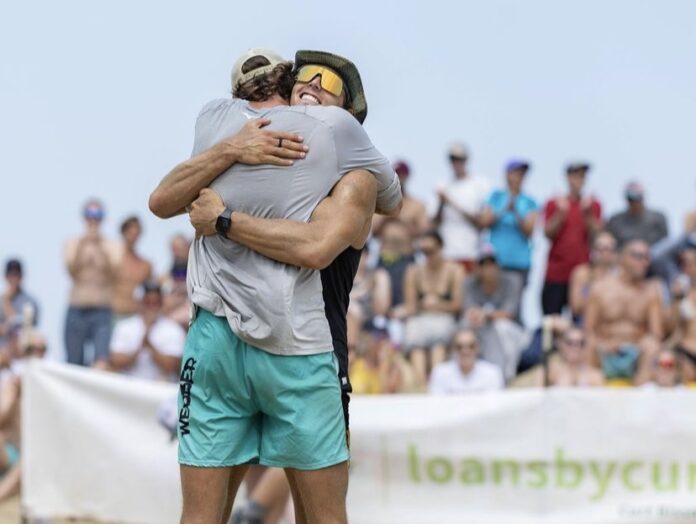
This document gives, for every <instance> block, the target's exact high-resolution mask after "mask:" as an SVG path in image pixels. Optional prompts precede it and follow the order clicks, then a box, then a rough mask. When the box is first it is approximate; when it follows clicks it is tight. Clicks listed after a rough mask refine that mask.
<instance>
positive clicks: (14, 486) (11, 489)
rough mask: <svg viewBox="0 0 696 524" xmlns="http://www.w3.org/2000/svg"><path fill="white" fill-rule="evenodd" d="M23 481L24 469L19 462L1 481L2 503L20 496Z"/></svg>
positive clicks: (0, 493) (0, 499)
mask: <svg viewBox="0 0 696 524" xmlns="http://www.w3.org/2000/svg"><path fill="white" fill-rule="evenodd" d="M21 481H22V467H21V465H20V462H17V463H16V464H15V465H14V466H12V469H10V470H9V471H8V472H7V473H5V475H4V476H3V477H2V480H0V502H2V501H4V500H7V499H9V498H12V497H14V496H15V495H18V494H19V486H20V483H21Z"/></svg>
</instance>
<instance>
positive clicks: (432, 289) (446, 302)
mask: <svg viewBox="0 0 696 524" xmlns="http://www.w3.org/2000/svg"><path fill="white" fill-rule="evenodd" d="M419 244H420V245H419V247H420V252H421V253H422V254H423V255H424V257H425V260H424V262H422V263H419V264H413V265H411V266H410V267H409V268H408V270H407V271H406V276H405V278H404V298H405V306H406V311H407V315H408V317H407V320H406V328H405V334H404V346H405V349H406V351H407V352H408V353H409V356H410V360H411V364H412V366H413V370H414V373H415V375H416V381H417V383H418V386H419V387H420V388H423V389H424V388H425V387H426V385H427V381H428V369H429V368H432V367H433V366H435V365H436V364H438V363H440V362H442V361H444V360H445V357H446V347H447V344H448V343H449V340H450V338H451V337H452V334H453V332H454V329H455V316H456V315H457V314H459V312H460V311H461V308H462V283H463V280H464V272H463V269H462V267H461V266H460V265H459V264H456V263H454V262H450V261H447V260H445V259H444V258H443V257H442V238H441V237H440V235H439V234H438V233H437V232H435V231H430V232H428V233H426V234H425V235H423V237H421V239H420V242H419Z"/></svg>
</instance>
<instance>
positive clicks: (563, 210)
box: [556, 197, 570, 216]
mask: <svg viewBox="0 0 696 524" xmlns="http://www.w3.org/2000/svg"><path fill="white" fill-rule="evenodd" d="M556 208H557V212H558V213H560V214H561V215H562V216H565V215H566V214H568V210H569V209H570V201H569V200H568V199H567V198H566V197H560V198H557V199H556Z"/></svg>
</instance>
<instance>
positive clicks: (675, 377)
mask: <svg viewBox="0 0 696 524" xmlns="http://www.w3.org/2000/svg"><path fill="white" fill-rule="evenodd" d="M643 387H648V388H675V387H682V370H681V366H680V365H679V358H677V354H676V353H675V352H674V351H673V350H672V349H669V348H667V347H665V348H662V349H661V350H660V352H659V353H658V354H657V356H656V357H655V360H654V362H653V369H652V377H651V380H650V382H647V383H646V384H644V385H643Z"/></svg>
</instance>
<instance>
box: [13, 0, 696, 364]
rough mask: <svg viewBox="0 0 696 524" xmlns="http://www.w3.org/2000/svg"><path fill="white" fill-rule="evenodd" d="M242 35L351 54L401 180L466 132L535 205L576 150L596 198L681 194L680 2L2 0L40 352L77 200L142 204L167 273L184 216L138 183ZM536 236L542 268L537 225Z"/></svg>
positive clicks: (684, 19)
mask: <svg viewBox="0 0 696 524" xmlns="http://www.w3.org/2000/svg"><path fill="white" fill-rule="evenodd" d="M253 46H266V47H271V48H274V49H276V50H277V51H279V52H281V53H282V54H284V55H286V56H288V57H292V55H293V53H294V51H295V50H296V49H300V48H306V49H324V50H330V51H334V52H336V53H339V54H343V55H345V56H348V57H350V58H352V59H353V60H354V61H355V62H356V64H357V65H358V67H359V68H360V70H361V72H362V75H363V81H364V84H365V88H366V92H367V99H368V102H369V107H370V111H369V116H368V118H367V121H366V128H367V130H368V132H369V133H370V135H371V137H372V139H373V141H374V142H375V144H376V145H377V146H378V147H379V148H380V149H381V150H382V152H383V153H385V154H386V155H387V156H389V157H391V158H396V157H400V158H406V159H407V160H408V161H409V162H411V164H412V167H413V171H414V176H413V181H412V187H411V188H410V189H411V191H412V192H413V193H417V194H420V195H422V196H423V197H424V198H426V199H429V198H431V195H432V191H433V188H434V186H435V185H436V184H437V183H438V182H439V181H441V180H443V179H445V180H446V179H447V178H449V176H450V174H449V170H448V166H447V163H446V159H445V150H446V148H447V146H448V145H449V144H450V143H451V142H452V141H463V142H466V143H467V144H469V146H470V148H471V150H472V152H473V158H472V167H473V169H474V170H475V171H476V172H479V173H483V174H485V175H487V176H488V177H490V178H491V180H492V181H493V182H495V183H496V184H498V183H500V182H502V175H501V171H502V166H503V164H504V163H505V161H506V159H507V158H509V157H511V156H522V157H525V158H528V159H530V160H531V162H532V164H533V168H532V171H531V174H530V176H529V179H528V185H527V190H528V192H530V193H531V194H532V195H533V196H535V197H536V198H537V199H538V200H539V201H540V202H542V201H544V200H546V198H548V197H549V196H551V195H553V194H555V193H557V192H559V191H561V190H563V188H564V185H563V176H562V166H563V165H564V164H565V163H566V162H567V161H568V160H569V159H574V158H582V159H588V160H590V161H591V162H592V163H593V164H594V165H595V166H596V167H595V169H594V170H593V172H592V173H591V179H590V186H591V188H592V191H593V192H594V193H595V194H597V195H599V196H600V197H601V199H602V201H603V203H604V204H605V209H606V210H608V211H609V212H613V211H616V210H618V209H619V208H620V207H621V206H622V202H621V187H622V186H623V185H624V184H625V182H626V181H627V180H628V179H630V178H636V179H639V180H641V181H643V182H644V183H645V184H646V186H647V187H648V203H649V204H650V205H651V206H653V207H657V208H660V209H663V210H665V211H666V212H667V213H668V216H669V219H670V222H671V225H672V228H673V231H676V229H677V228H678V226H679V224H680V223H681V218H682V216H683V214H684V213H685V212H686V211H687V210H688V209H690V208H692V207H696V178H695V177H694V168H693V160H694V146H693V140H694V131H693V128H694V122H696V67H694V66H695V63H694V49H696V3H694V2H689V1H687V0H684V1H661V2H657V1H652V2H647V1H637V0H633V1H629V0H621V1H619V0H617V1H611V2H606V1H584V2H572V3H571V2H558V1H551V0H527V1H524V2H522V1H513V0H508V1H502V0H487V1H485V2H483V1H480V2H443V1H433V2H427V3H424V2H396V1H386V2H374V1H372V2H368V1H364V0H355V1H353V2H350V3H348V4H346V3H339V4H333V3H331V2H326V1H324V2H318V1H306V2H276V1H269V2H264V3H263V4H259V3H258V2H246V3H241V2H212V1H198V2H172V1H167V2H165V1H155V0H153V1H148V2H134V1H119V2H87V1H83V2H78V1H65V2H48V1H39V2H12V3H11V4H10V3H8V4H4V5H3V9H2V16H0V63H2V68H0V95H1V96H0V144H1V145H0V151H1V152H2V169H1V172H2V188H3V191H2V196H3V205H2V206H0V221H1V223H2V224H3V227H2V228H0V258H2V259H3V260H4V259H5V258H7V257H8V256H11V255H18V256H20V257H21V258H22V259H23V260H24V261H25V265H26V272H27V281H26V287H27V288H28V289H29V290H30V291H31V292H33V293H34V294H35V295H37V296H38V297H39V299H40V301H41V302H42V304H43V310H44V316H43V321H42V328H43V329H44V331H45V332H46V333H47V334H48V335H49V338H50V340H51V342H52V343H53V349H54V353H55V354H58V353H59V352H60V351H61V350H62V342H61V330H62V323H63V315H64V309H65V304H66V301H67V292H68V279H67V277H66V272H65V270H64V268H63V264H62V246H63V243H64V241H65V239H66V238H67V237H69V236H72V235H76V234H78V233H79V232H80V230H81V222H80V216H79V208H80V206H81V204H82V203H83V202H84V200H85V199H86V198H87V197H88V196H91V195H96V196H98V197H100V198H102V199H103V200H104V201H105V202H106V205H107V213H108V219H107V221H106V223H105V226H106V227H105V229H106V232H107V233H108V234H110V235H115V234H116V229H117V226H118V223H119V221H120V220H121V219H122V218H124V217H125V216H126V215H127V214H130V213H133V212H135V213H137V214H139V215H141V217H143V219H144V221H145V235H144V238H143V242H142V251H143V253H144V254H145V255H146V256H148V257H150V258H152V259H154V260H155V264H156V266H157V267H158V268H159V269H160V270H165V268H166V266H167V265H168V263H169V255H168V251H167V244H168V239H169V237H170V236H171V235H172V233H174V232H175V231H186V230H188V224H187V222H186V220H184V219H177V220H174V221H170V222H163V221H160V220H158V219H156V218H154V217H152V216H150V215H149V214H148V212H147V196H148V194H149V192H150V191H151V189H152V188H153V187H154V185H155V184H156V183H157V181H158V180H159V179H160V178H161V177H162V176H163V175H164V174H165V173H166V172H167V171H168V170H169V169H170V168H171V167H172V166H173V165H175V164H176V163H177V162H178V161H180V160H182V159H184V158H185V157H187V156H188V154H189V153H190V149H191V142H192V132H193V122H194V119H195V116H196V114H197V112H198V110H199V108H200V107H201V106H202V105H203V104H204V103H205V102H206V101H208V100H210V99H213V98H218V97H223V96H226V94H227V93H228V91H229V70H230V67H231V64H232V63H233V61H234V59H235V58H236V56H237V55H238V54H240V53H241V52H243V51H244V50H245V49H246V48H248V47H253ZM535 247H536V258H537V262H536V270H537V272H538V271H542V270H543V265H544V251H545V249H546V246H545V243H544V241H543V239H541V238H538V239H537V240H536V246H535ZM537 280H538V279H537V278H533V279H532V290H534V288H535V286H536V285H537ZM528 295H529V296H528V299H527V302H526V313H525V314H526V316H527V318H528V319H531V320H534V319H535V318H537V316H538V315H537V313H536V305H537V302H538V299H537V296H536V293H535V292H534V294H532V293H528Z"/></svg>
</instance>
